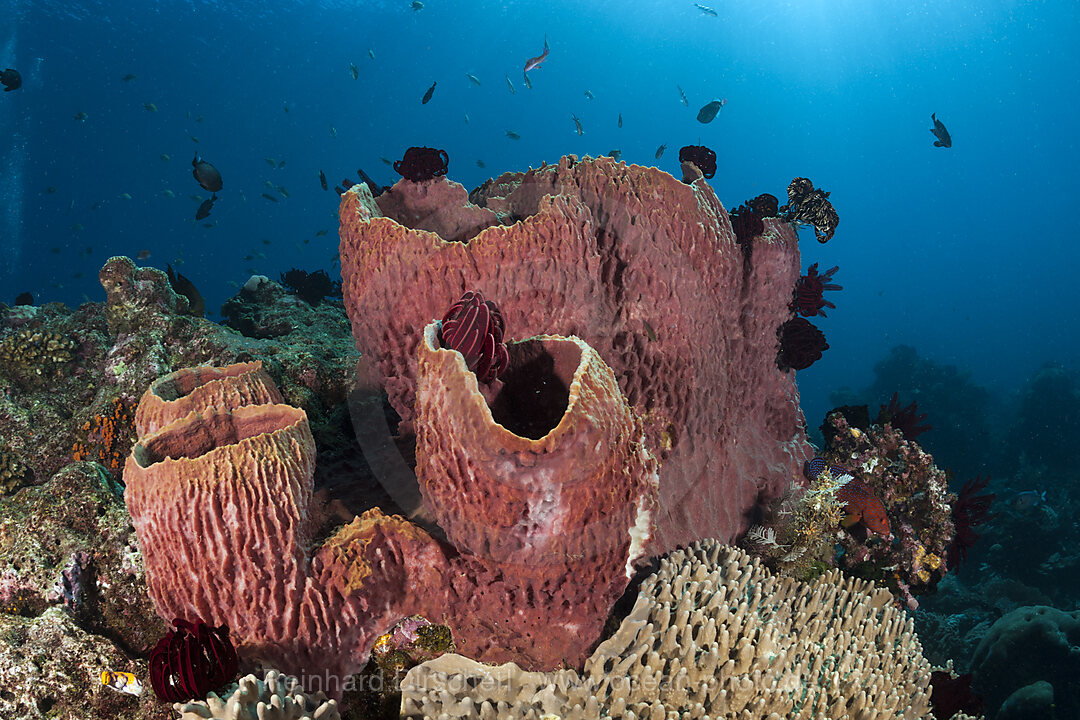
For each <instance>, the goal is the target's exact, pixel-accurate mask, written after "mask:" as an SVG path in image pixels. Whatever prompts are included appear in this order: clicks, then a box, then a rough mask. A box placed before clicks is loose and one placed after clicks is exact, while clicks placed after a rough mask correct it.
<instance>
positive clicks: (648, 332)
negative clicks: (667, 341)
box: [641, 320, 656, 342]
mask: <svg viewBox="0 0 1080 720" xmlns="http://www.w3.org/2000/svg"><path fill="white" fill-rule="evenodd" d="M641 324H642V325H644V326H645V334H646V335H648V336H649V340H651V341H652V342H656V331H655V330H653V326H652V325H650V324H649V321H648V320H642V321H641Z"/></svg>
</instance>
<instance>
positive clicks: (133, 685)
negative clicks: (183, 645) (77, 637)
mask: <svg viewBox="0 0 1080 720" xmlns="http://www.w3.org/2000/svg"><path fill="white" fill-rule="evenodd" d="M132 77H135V76H134V75H132ZM101 684H102V685H105V686H106V687H111V688H112V689H113V690H116V691H117V692H122V693H126V694H127V695H134V696H135V697H139V696H140V695H142V691H143V686H142V683H140V682H139V679H138V678H137V677H135V676H134V675H132V674H131V673H129V672H116V671H114V670H102V671H101Z"/></svg>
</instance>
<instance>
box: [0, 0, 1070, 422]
mask: <svg viewBox="0 0 1080 720" xmlns="http://www.w3.org/2000/svg"><path fill="white" fill-rule="evenodd" d="M4 2H5V4H6V9H5V10H4V11H3V12H2V16H3V23H2V27H0V66H2V67H9V66H10V67H16V68H18V69H20V70H21V71H22V73H23V78H24V84H23V87H22V89H20V90H19V91H17V92H11V93H4V94H2V95H0V191H2V195H0V198H2V200H0V201H2V207H0V232H2V235H0V244H2V257H0V298H2V299H3V300H4V301H6V302H11V301H12V300H13V298H14V296H15V295H16V294H18V293H20V292H23V291H30V292H31V293H33V294H34V296H35V299H36V300H38V301H39V302H45V301H51V300H61V301H64V302H66V303H69V304H77V303H79V302H81V301H83V300H85V299H91V300H100V299H102V298H103V292H102V290H101V288H100V286H99V285H98V283H97V279H96V271H97V270H98V268H100V266H101V265H102V263H103V261H104V260H105V259H106V258H108V257H109V256H111V255H117V254H126V255H129V256H135V255H136V254H137V253H139V252H140V251H144V250H145V251H149V254H150V256H149V258H148V259H147V260H146V261H145V262H146V263H147V264H153V265H156V266H158V267H164V266H165V264H166V263H172V264H173V265H174V266H175V267H176V268H177V269H178V270H179V271H180V272H182V273H184V274H185V275H187V276H188V277H190V278H191V279H192V280H193V281H194V282H195V283H196V285H197V286H198V287H199V288H200V289H201V291H202V293H203V295H204V296H205V297H206V298H207V300H208V303H207V304H208V308H209V309H210V311H211V316H212V317H213V316H215V315H216V312H215V309H216V308H218V307H220V304H221V302H222V301H223V300H224V299H225V298H226V297H228V296H230V295H231V294H232V293H233V292H234V288H233V287H231V286H230V285H229V283H230V282H232V283H242V282H243V281H244V280H246V279H247V277H248V276H249V275H251V274H252V273H253V272H258V273H265V274H267V275H270V276H272V277H277V274H278V272H280V271H282V270H287V269H288V268H290V267H293V266H297V267H302V268H306V269H311V270H313V269H316V268H326V269H328V270H330V271H331V273H332V274H334V273H336V267H334V266H333V265H332V258H333V256H334V254H335V252H336V245H337V241H336V237H335V228H336V208H337V196H336V195H335V194H334V193H333V192H332V189H331V191H330V192H324V191H322V190H321V188H320V187H319V183H318V177H317V176H318V172H319V170H324V171H325V173H326V176H327V178H328V179H329V181H330V184H331V188H332V186H333V184H334V183H336V182H339V181H340V179H341V178H342V177H344V176H348V177H355V170H356V168H358V167H359V168H363V169H364V170H365V171H366V172H367V173H368V174H370V175H372V176H373V177H374V178H375V179H376V180H378V181H379V182H383V183H387V184H389V183H391V182H393V181H395V180H396V179H397V175H396V174H395V173H394V172H393V170H392V169H391V168H390V167H388V166H387V165H385V164H384V163H383V162H382V161H381V159H380V158H389V159H397V158H400V157H401V155H402V153H403V151H404V150H405V149H406V148H407V147H409V146H411V145H429V146H434V147H440V148H445V149H446V150H447V151H448V153H449V156H450V172H449V176H450V177H451V178H452V179H453V180H456V181H459V182H461V183H463V184H464V185H465V186H466V187H470V188H471V187H474V186H476V185H478V184H479V183H481V182H482V181H483V180H484V179H486V178H487V177H489V176H494V175H497V174H498V173H500V172H503V171H505V170H517V169H524V168H525V167H527V166H530V165H531V166H536V165H539V164H540V163H541V162H543V161H547V162H554V161H556V160H557V159H558V158H559V157H560V156H561V155H564V154H567V153H575V154H579V155H584V154H591V155H599V154H604V153H607V152H609V151H610V150H612V149H619V150H621V151H622V158H623V159H624V160H625V161H627V162H634V163H640V164H649V165H651V164H657V165H659V166H660V167H661V168H663V169H665V170H667V171H669V172H674V173H677V172H678V161H677V155H678V148H679V147H680V146H682V145H685V144H692V143H694V144H696V143H703V144H706V145H709V146H710V147H712V148H714V149H715V150H716V152H717V154H718V157H719V170H718V172H717V176H716V178H715V179H714V180H713V181H712V182H713V186H714V187H715V188H716V191H717V194H718V195H719V197H720V198H721V199H722V200H723V202H724V203H725V205H726V206H727V207H729V208H731V207H734V206H736V205H738V204H739V203H741V202H743V201H744V200H746V199H748V198H751V197H754V196H756V195H758V194H759V193H762V192H770V193H772V194H774V195H777V196H779V197H780V198H784V194H785V188H786V187H787V184H788V182H789V181H790V180H791V178H792V177H795V176H806V177H809V178H810V179H811V180H812V181H813V182H814V183H815V185H816V186H819V187H822V188H824V189H826V190H828V191H830V192H831V193H832V196H831V199H832V201H833V203H834V204H835V206H836V208H837V209H838V212H839V214H840V218H841V222H840V227H839V230H838V232H837V234H836V236H835V238H834V239H833V240H832V241H831V242H829V243H828V244H827V245H819V244H818V243H817V242H815V241H814V239H813V237H812V233H811V232H810V231H809V230H806V229H804V231H803V242H802V251H803V258H804V266H808V265H809V264H810V263H814V262H817V263H820V268H821V269H825V268H828V267H831V266H832V265H839V266H840V271H839V273H838V274H837V277H836V281H837V282H839V283H840V284H842V285H843V288H844V289H843V291H841V292H839V293H832V294H831V295H832V300H833V301H834V302H836V304H837V306H838V307H837V309H836V310H835V311H831V312H830V316H829V318H827V319H823V320H821V321H820V322H819V323H818V324H819V326H820V327H821V328H822V329H823V330H824V332H825V333H826V335H827V337H828V342H829V344H830V349H829V350H828V351H827V352H826V354H825V356H824V358H823V359H822V360H821V361H820V362H819V363H817V364H816V365H815V366H814V367H812V368H810V369H808V370H806V371H803V372H801V373H800V374H799V384H800V388H801V391H802V394H803V404H804V409H805V410H806V414H807V418H808V422H809V424H810V425H812V426H813V425H816V424H817V423H818V422H819V421H820V417H821V415H822V413H823V412H824V410H825V409H827V407H829V406H830V397H829V396H830V394H831V393H833V392H835V391H836V390H837V388H839V387H841V386H849V387H852V388H859V387H863V386H865V385H866V384H867V383H869V382H870V381H871V379H872V378H873V373H872V367H873V364H874V363H875V362H877V361H879V360H881V359H882V358H883V357H885V356H887V355H888V353H889V350H890V348H892V347H893V346H895V345H899V344H907V345H911V346H914V347H915V348H916V349H917V350H918V352H919V354H920V355H921V356H923V357H926V358H929V359H932V360H934V361H936V362H940V363H944V364H954V365H956V366H958V367H960V368H962V369H964V370H965V371H970V372H971V373H972V378H973V379H974V380H975V381H976V382H978V383H980V384H982V385H985V386H987V387H991V388H994V389H995V390H997V391H1000V392H1002V393H1008V392H1009V391H1011V390H1014V389H1016V388H1018V387H1020V386H1021V385H1022V383H1023V382H1024V381H1025V380H1026V379H1027V378H1028V377H1029V376H1030V375H1031V374H1032V373H1033V372H1034V371H1035V370H1036V369H1037V368H1038V367H1039V366H1040V365H1042V364H1043V363H1044V362H1046V361H1054V362H1059V363H1063V364H1064V365H1065V366H1066V367H1071V368H1076V367H1077V365H1078V348H1080V334H1078V333H1077V329H1078V325H1080V322H1078V318H1080V315H1078V314H1077V313H1076V311H1075V309H1074V293H1073V292H1072V291H1073V284H1074V272H1075V267H1076V265H1077V256H1078V254H1080V249H1078V247H1077V244H1076V239H1077V223H1078V221H1077V218H1076V216H1075V214H1074V213H1072V212H1071V211H1070V210H1071V206H1072V203H1073V202H1074V198H1075V197H1076V194H1077V190H1078V187H1077V186H1078V182H1077V179H1076V174H1075V168H1076V166H1077V161H1078V160H1080V152H1078V149H1077V144H1076V133H1075V119H1076V117H1077V99H1078V97H1080V95H1078V90H1080V79H1078V78H1080V46H1078V45H1077V43H1076V42H1075V38H1076V36H1077V30H1078V25H1080V23H1078V14H1080V9H1078V8H1080V6H1078V5H1077V4H1076V3H1073V2H1067V1H1064V0H1062V1H1048V2H1018V1H1016V0H984V1H980V2H952V1H944V2H935V3H910V2H898V3H867V2H859V1H855V0H849V1H846V2H819V1H805V2H774V1H770V0H763V1H761V2H754V3H745V2H719V0H712V2H711V5H712V7H713V9H714V10H715V12H716V16H712V15H709V14H706V13H704V12H702V11H701V10H700V9H699V8H697V7H696V6H695V4H694V3H692V2H682V1H681V0H680V1H678V2H675V1H669V0H665V1H664V2H649V1H646V0H622V1H620V2H613V1H607V0H591V1H590V2H587V3H581V2H565V1H563V0H557V1H551V2H488V1H471V2H463V1H457V2H451V1H449V0H430V1H427V2H424V3H423V7H422V8H421V9H419V10H417V9H413V8H412V7H411V6H410V3H409V2H407V1H405V0H400V1H399V0H395V1H393V2H337V1H335V2H272V3H269V2H177V1H168V2H160V3H116V2H80V1H74V0H72V1H64V2H46V1H34V2H32V1H30V0H4ZM545 36H546V37H547V39H548V41H549V42H550V47H551V53H550V56H549V58H548V60H547V62H546V63H545V64H544V66H543V67H542V68H541V69H539V70H536V71H534V72H532V73H531V74H530V75H531V79H532V84H533V87H532V89H531V90H528V89H526V88H525V87H523V85H522V73H521V69H522V65H523V63H524V60H525V59H526V58H528V57H530V56H534V55H537V54H539V52H540V50H541V49H542V47H543V43H544V39H545ZM350 63H352V64H355V65H356V67H357V68H358V73H359V74H358V77H357V79H355V80H354V79H353V77H352V75H351V73H350V67H349V65H350ZM467 74H472V75H474V76H475V77H476V78H477V79H478V80H479V81H480V83H481V84H480V85H476V84H475V83H473V82H472V81H471V80H470V79H468V77H467ZM128 75H134V76H135V77H134V78H129V79H127V80H125V79H124V78H125V76H128ZM507 77H509V79H510V81H511V82H513V83H514V85H515V90H516V92H515V93H513V94H511V92H510V90H509V88H508V86H507V81H506V78H507ZM433 81H437V82H438V86H437V89H436V91H435V93H434V97H433V99H432V101H431V102H430V103H428V104H427V105H421V104H420V98H421V96H422V95H423V93H424V91H425V90H426V89H427V88H428V87H429V86H430V85H431V84H432V82H433ZM679 87H681V88H682V89H683V90H684V91H685V93H686V95H687V97H688V99H689V106H684V105H683V104H682V102H680V97H679V90H678V88H679ZM586 91H589V92H590V93H591V94H592V95H593V98H591V99H590V98H589V97H587V96H586ZM714 98H726V100H727V104H726V106H725V107H724V108H723V109H722V111H721V112H720V114H719V116H718V117H717V119H716V120H715V121H714V122H712V123H710V124H708V125H703V124H701V123H699V122H697V121H696V119H695V114H696V111H697V109H698V108H699V107H700V106H701V105H703V104H704V103H706V102H708V101H709V100H711V99H714ZM151 104H152V105H151ZM82 113H85V115H82ZM931 113H937V116H938V117H939V118H940V119H942V120H943V121H944V122H945V123H946V125H947V126H948V128H949V130H950V132H951V133H952V136H953V139H954V145H953V147H951V148H948V149H945V148H935V147H933V145H932V141H933V139H934V138H933V136H932V135H931V133H930V132H929V128H930V126H931V122H930V114H931ZM620 114H621V115H622V117H623V127H622V128H621V129H620V128H619V127H618V126H617V118H618V116H619V115H620ZM571 115H576V116H578V117H579V118H580V119H581V122H582V125H583V129H584V134H583V135H580V136H579V135H578V134H577V133H576V132H575V128H574V123H573V121H572V119H571ZM466 117H467V118H468V119H467V120H466ZM507 130H512V131H514V132H516V133H518V134H519V135H520V136H521V138H520V140H516V141H515V140H511V139H508V138H507V137H506V131H507ZM196 139H197V142H196ZM660 144H667V146H668V149H667V152H666V154H665V155H664V156H663V157H662V158H661V159H660V160H659V161H657V160H655V159H654V152H655V150H656V148H657V147H658V146H659V145H660ZM196 152H198V153H200V154H201V155H202V156H203V157H205V158H206V159H208V160H210V161H211V162H213V163H214V164H215V165H216V166H217V167H218V168H220V169H221V171H222V173H223V175H224V178H225V188H224V190H223V191H222V192H221V193H220V200H219V201H218V203H217V204H216V206H215V207H214V209H213V214H212V216H211V217H210V218H209V222H210V223H211V224H212V227H204V226H203V224H201V223H196V222H195V221H194V220H193V217H194V213H195V210H196V208H197V207H198V205H199V202H200V200H201V199H202V198H205V197H206V196H207V193H206V192H204V191H203V190H202V189H201V188H199V187H197V186H196V184H195V182H194V181H193V180H192V177H191V165H190V161H191V158H192V156H193V155H194V154H195V153H196ZM165 155H167V156H168V157H169V159H168V160H165V159H162V158H163V156H165ZM266 158H272V159H273V161H274V163H275V167H274V168H271V166H270V164H269V162H268V161H267V160H266ZM282 161H284V163H285V165H284V167H281V168H277V167H276V165H277V164H280V163H281V162H282ZM477 161H482V162H483V163H484V165H485V166H486V167H485V168H484V169H482V168H480V167H478V166H477ZM279 187H282V188H285V191H286V192H287V193H288V197H287V198H286V197H284V195H283V194H282V193H281V192H279V190H278V188H279ZM264 192H265V193H267V194H268V195H270V196H272V197H274V198H276V199H277V200H278V202H271V201H269V200H266V199H264V198H263V197H262V193H264ZM170 194H172V195H173V196H172V197H170V196H169V195H170ZM128 196H130V198H129V197H128ZM192 196H198V197H195V198H193V197H192ZM320 230H328V231H329V232H328V233H327V234H325V235H322V236H318V235H317V234H316V233H318V232H319V231H320ZM901 399H902V400H904V399H906V398H903V397H902V398H901Z"/></svg>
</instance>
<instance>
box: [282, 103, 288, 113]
mask: <svg viewBox="0 0 1080 720" xmlns="http://www.w3.org/2000/svg"><path fill="white" fill-rule="evenodd" d="M281 109H282V110H284V111H285V112H289V103H288V101H283V102H282V103H281Z"/></svg>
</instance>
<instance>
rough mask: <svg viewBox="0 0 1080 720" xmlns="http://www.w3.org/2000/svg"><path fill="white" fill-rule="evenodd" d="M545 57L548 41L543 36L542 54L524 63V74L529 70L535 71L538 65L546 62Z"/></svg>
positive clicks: (545, 36)
mask: <svg viewBox="0 0 1080 720" xmlns="http://www.w3.org/2000/svg"><path fill="white" fill-rule="evenodd" d="M547 56H548V39H547V35H544V52H542V53H540V54H539V55H537V56H536V57H531V58H529V59H528V60H526V61H525V72H526V73H528V72H529V71H530V70H535V69H536V68H538V67H540V65H541V64H543V62H544V61H545V60H547Z"/></svg>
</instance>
